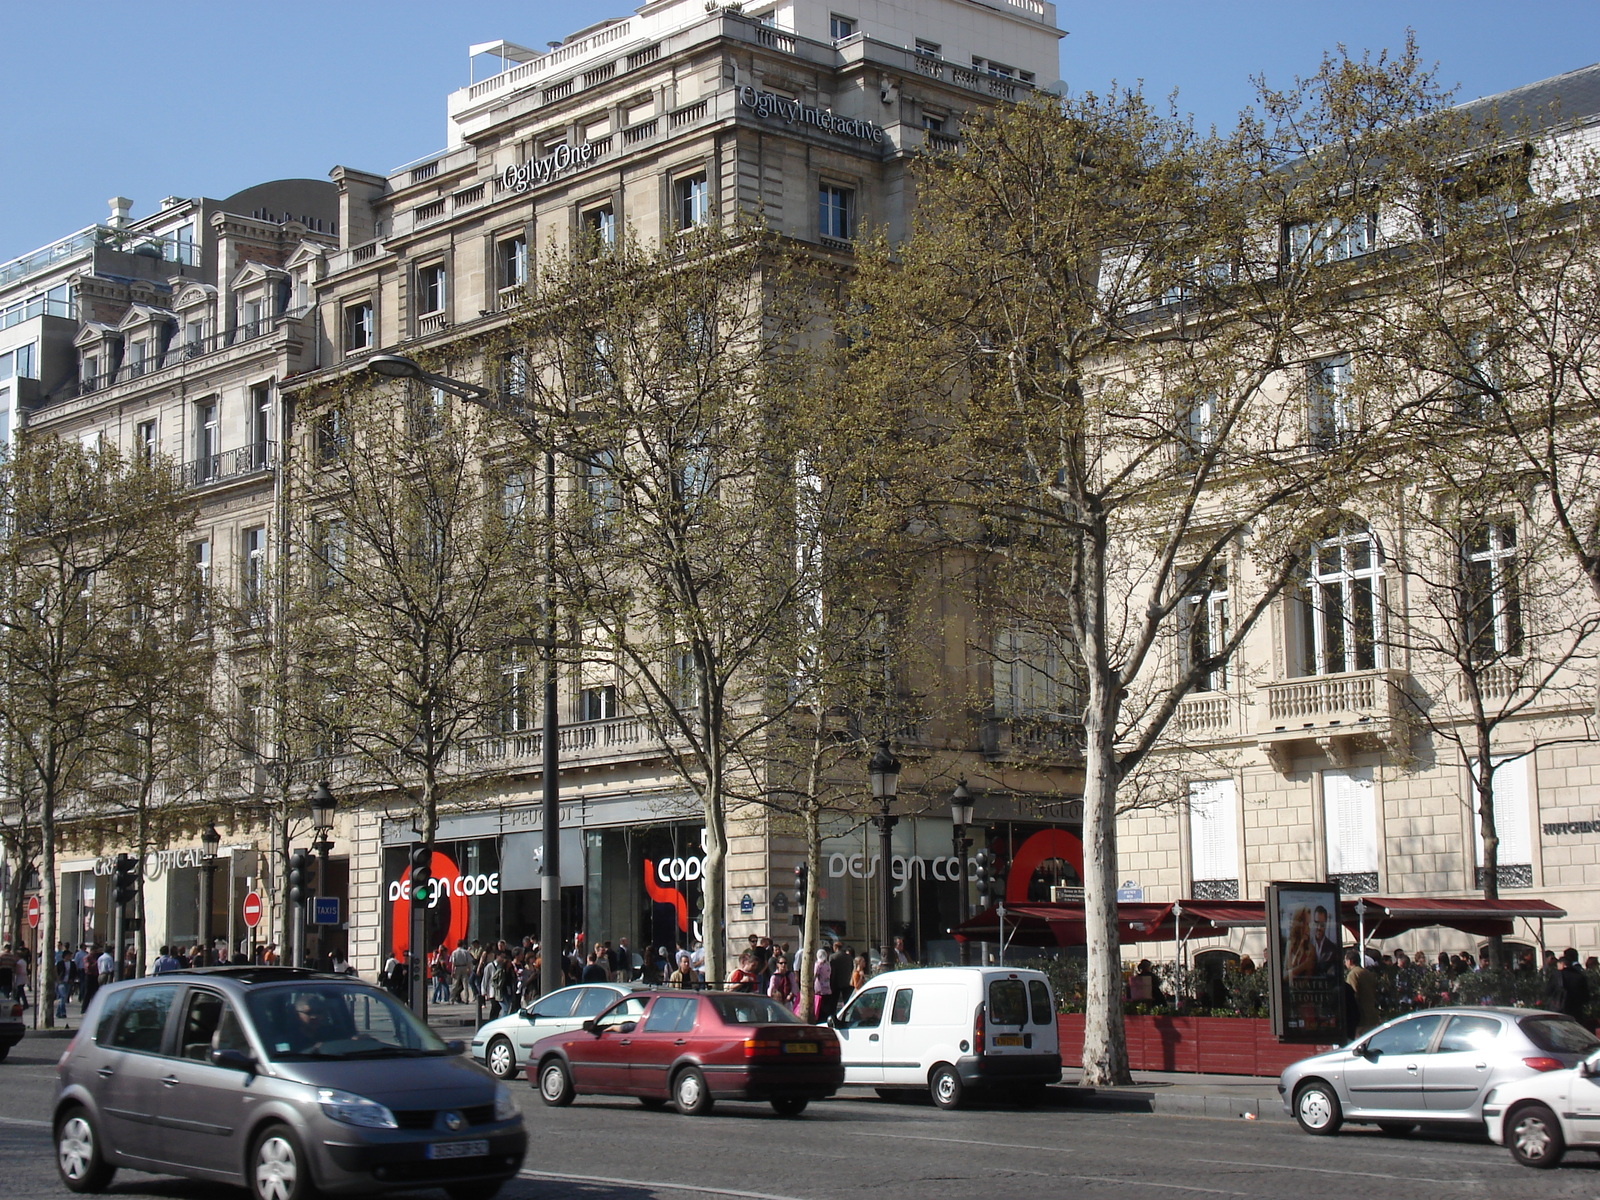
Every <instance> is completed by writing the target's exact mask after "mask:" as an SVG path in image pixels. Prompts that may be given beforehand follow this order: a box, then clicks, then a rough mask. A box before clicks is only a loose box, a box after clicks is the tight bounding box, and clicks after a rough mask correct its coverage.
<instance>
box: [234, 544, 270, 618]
mask: <svg viewBox="0 0 1600 1200" xmlns="http://www.w3.org/2000/svg"><path fill="white" fill-rule="evenodd" d="M239 546H240V561H239V595H240V599H242V600H243V601H244V603H245V604H247V605H255V604H259V603H261V599H262V584H263V583H265V582H266V575H267V527H266V526H265V525H251V526H248V527H247V528H245V529H243V530H241V531H240V533H239Z"/></svg>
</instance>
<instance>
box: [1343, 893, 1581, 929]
mask: <svg viewBox="0 0 1600 1200" xmlns="http://www.w3.org/2000/svg"><path fill="white" fill-rule="evenodd" d="M1358 903H1361V904H1365V905H1366V917H1365V923H1366V930H1367V937H1368V938H1392V937H1399V936H1400V935H1401V934H1402V933H1409V932H1411V930H1413V929H1426V928H1428V927H1430V926H1434V925H1442V926H1444V927H1445V928H1447V929H1459V930H1460V931H1461V932H1462V933H1471V934H1476V935H1478V936H1479V937H1492V936H1494V935H1496V934H1499V935H1500V936H1502V937H1503V936H1505V935H1507V934H1510V933H1513V932H1515V930H1516V924H1515V923H1516V921H1517V920H1518V919H1519V918H1520V919H1523V920H1528V921H1537V920H1542V919H1558V918H1561V917H1564V916H1566V915H1567V910H1566V909H1564V908H1558V907H1556V906H1555V905H1554V904H1551V903H1549V902H1548V901H1545V900H1531V899H1529V900H1505V899H1500V900H1485V899H1484V898H1483V897H1481V896H1461V897H1451V896H1445V897H1433V896H1362V897H1360V898H1359V899H1350V900H1344V901H1341V902H1340V905H1339V919H1340V922H1341V923H1342V924H1343V925H1344V927H1345V928H1346V929H1348V930H1350V931H1351V932H1352V933H1354V932H1356V930H1357V928H1358V927H1359V926H1360V924H1361V923H1362V918H1361V914H1359V913H1357V912H1356V905H1357V904H1358Z"/></svg>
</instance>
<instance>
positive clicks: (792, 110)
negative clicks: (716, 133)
mask: <svg viewBox="0 0 1600 1200" xmlns="http://www.w3.org/2000/svg"><path fill="white" fill-rule="evenodd" d="M739 103H740V104H742V105H744V106H745V107H746V108H748V109H749V110H750V111H751V112H753V113H755V115H756V116H758V117H761V118H763V119H776V120H779V121H782V122H783V123H784V124H785V125H809V126H811V127H812V128H813V129H820V130H822V131H823V132H824V133H836V134H838V135H839V136H840V137H848V138H856V139H857V140H859V141H863V142H873V143H875V144H881V143H882V142H883V130H882V129H881V128H880V127H878V126H877V125H874V124H873V123H872V122H871V121H860V120H857V119H856V118H854V117H838V116H835V115H834V114H833V111H832V110H831V109H826V108H816V107H814V106H812V105H810V104H801V103H800V101H798V100H789V99H785V98H784V97H783V96H778V95H775V94H773V93H772V92H758V91H756V89H755V88H753V87H750V86H749V85H746V86H744V87H742V88H740V89H739Z"/></svg>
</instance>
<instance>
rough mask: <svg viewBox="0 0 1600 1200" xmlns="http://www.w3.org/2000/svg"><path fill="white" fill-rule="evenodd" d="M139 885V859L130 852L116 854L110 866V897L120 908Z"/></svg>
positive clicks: (131, 896) (129, 899)
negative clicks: (114, 861)
mask: <svg viewBox="0 0 1600 1200" xmlns="http://www.w3.org/2000/svg"><path fill="white" fill-rule="evenodd" d="M138 887H139V860H138V859H136V858H135V857H134V856H133V855H131V854H119V855H117V861H116V864H115V865H114V866H113V867H112V868H111V899H112V902H113V903H114V904H115V905H116V906H117V907H118V908H121V907H122V906H123V905H125V904H127V903H128V902H129V901H131V900H132V899H133V897H134V894H135V893H136V892H137V891H138Z"/></svg>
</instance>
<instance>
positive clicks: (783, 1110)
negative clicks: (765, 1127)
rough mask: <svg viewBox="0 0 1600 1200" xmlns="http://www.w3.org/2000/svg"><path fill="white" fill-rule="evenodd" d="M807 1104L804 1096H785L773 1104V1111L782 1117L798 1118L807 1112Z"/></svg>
mask: <svg viewBox="0 0 1600 1200" xmlns="http://www.w3.org/2000/svg"><path fill="white" fill-rule="evenodd" d="M807 1103H808V1101H807V1100H806V1098H805V1097H804V1096H784V1097H783V1098H781V1099H778V1100H774V1101H773V1102H772V1111H773V1112H775V1113H777V1114H778V1115H779V1116H780V1117H798V1116H799V1115H800V1114H801V1113H803V1112H805V1110H806V1104H807Z"/></svg>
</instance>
